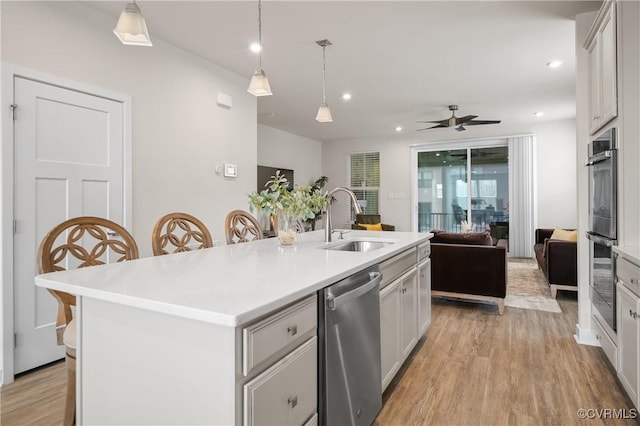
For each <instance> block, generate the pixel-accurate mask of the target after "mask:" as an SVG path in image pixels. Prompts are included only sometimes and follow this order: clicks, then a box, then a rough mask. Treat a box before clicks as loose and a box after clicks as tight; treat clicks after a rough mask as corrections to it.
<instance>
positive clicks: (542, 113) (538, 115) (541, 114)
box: [533, 111, 544, 117]
mask: <svg viewBox="0 0 640 426" xmlns="http://www.w3.org/2000/svg"><path fill="white" fill-rule="evenodd" d="M533 115H535V116H536V117H542V116H543V115H544V112H542V111H538V112H534V113H533Z"/></svg>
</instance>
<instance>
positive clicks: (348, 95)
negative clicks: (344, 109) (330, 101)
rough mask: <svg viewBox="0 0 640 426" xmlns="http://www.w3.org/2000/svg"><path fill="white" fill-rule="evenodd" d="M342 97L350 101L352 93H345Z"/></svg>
mask: <svg viewBox="0 0 640 426" xmlns="http://www.w3.org/2000/svg"><path fill="white" fill-rule="evenodd" d="M342 99H343V100H345V101H348V100H349V99H351V93H348V92H347V93H343V94H342Z"/></svg>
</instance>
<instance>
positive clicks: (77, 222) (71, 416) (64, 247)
mask: <svg viewBox="0 0 640 426" xmlns="http://www.w3.org/2000/svg"><path fill="white" fill-rule="evenodd" d="M137 258H138V246H137V245H136V242H135V240H134V239H133V237H132V236H131V234H129V232H127V230H126V229H124V228H123V227H121V226H120V225H118V224H117V223H114V222H112V221H110V220H108V219H103V218H99V217H92V216H82V217H76V218H73V219H69V220H66V221H64V222H62V223H61V224H59V225H58V226H56V227H54V228H53V229H52V230H51V231H49V233H48V234H47V235H46V236H45V237H44V238H43V239H42V242H41V243H40V248H39V249H38V270H39V272H40V273H41V274H43V273H47V272H55V271H64V270H65V269H71V268H85V267H88V266H94V265H102V264H105V263H113V262H121V261H125V260H132V259H137ZM63 265H64V266H63ZM49 292H50V293H51V294H52V295H53V297H55V299H56V300H57V301H58V318H57V321H56V334H57V337H58V344H59V345H64V346H65V353H66V356H65V363H66V365H67V395H66V402H65V411H64V424H65V425H72V424H73V423H74V421H75V411H76V410H75V408H76V326H75V321H74V320H73V311H72V309H71V307H72V306H75V305H76V297H75V296H74V295H72V294H69V293H65V292H62V291H58V290H51V289H50V290H49Z"/></svg>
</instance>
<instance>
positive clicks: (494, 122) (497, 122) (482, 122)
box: [464, 120, 501, 126]
mask: <svg viewBox="0 0 640 426" xmlns="http://www.w3.org/2000/svg"><path fill="white" fill-rule="evenodd" d="M499 123H501V120H472V121H467V122H466V123H464V125H465V126H475V125H478V124H499Z"/></svg>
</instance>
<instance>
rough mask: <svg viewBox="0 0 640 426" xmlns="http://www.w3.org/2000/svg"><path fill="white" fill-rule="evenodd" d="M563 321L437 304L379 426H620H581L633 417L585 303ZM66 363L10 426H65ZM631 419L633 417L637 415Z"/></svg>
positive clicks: (564, 297) (25, 388) (15, 391)
mask: <svg viewBox="0 0 640 426" xmlns="http://www.w3.org/2000/svg"><path fill="white" fill-rule="evenodd" d="M558 301H559V302H560V306H561V307H562V311H563V313H561V314H556V313H548V312H541V311H532V310H526V309H516V308H510V307H506V308H505V314H504V316H499V315H497V309H496V307H495V306H493V305H489V304H475V303H468V302H455V301H447V300H443V299H434V300H433V315H432V324H431V326H430V328H429V330H428V331H427V333H426V335H425V337H424V338H423V339H422V340H421V341H420V342H419V343H418V347H417V348H416V349H415V350H414V352H413V354H412V355H411V359H410V361H409V362H408V363H407V364H406V365H405V367H404V368H403V369H402V370H401V371H400V373H399V374H398V376H397V377H396V379H394V381H393V382H392V383H391V385H390V386H389V389H388V390H387V392H385V394H384V397H383V400H384V406H383V408H382V411H381V412H380V414H379V415H378V418H377V419H376V422H375V424H376V425H378V426H383V425H392V426H395V425H492V426H493V425H580V424H588V425H617V424H640V423H637V422H636V421H634V420H615V419H610V418H609V419H589V420H581V419H580V418H579V417H578V414H577V412H578V409H580V408H584V409H612V410H618V409H627V410H629V409H631V408H632V407H633V405H632V404H631V402H630V401H629V400H628V399H627V397H626V394H625V393H624V392H623V391H622V388H621V386H620V384H619V383H618V381H617V379H616V377H615V373H614V371H613V370H612V369H611V368H610V366H609V364H608V362H607V360H606V358H605V356H604V354H603V353H602V351H601V350H600V349H599V348H594V347H588V346H581V345H578V344H576V343H575V340H574V338H573V333H574V329H575V324H576V322H577V301H576V297H575V294H572V293H570V292H566V293H565V292H559V294H558ZM64 389H65V369H64V363H62V362H61V363H56V364H53V365H50V366H48V367H45V368H42V369H39V370H37V371H34V372H32V373H28V374H24V375H22V376H19V377H18V378H17V379H16V381H15V382H14V383H13V384H11V385H7V386H4V387H2V389H1V396H0V397H1V399H0V403H1V409H2V414H1V418H0V424H2V425H3V426H9V425H27V424H29V425H46V424H60V423H61V422H62V418H63V406H64ZM628 413H629V412H628Z"/></svg>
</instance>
